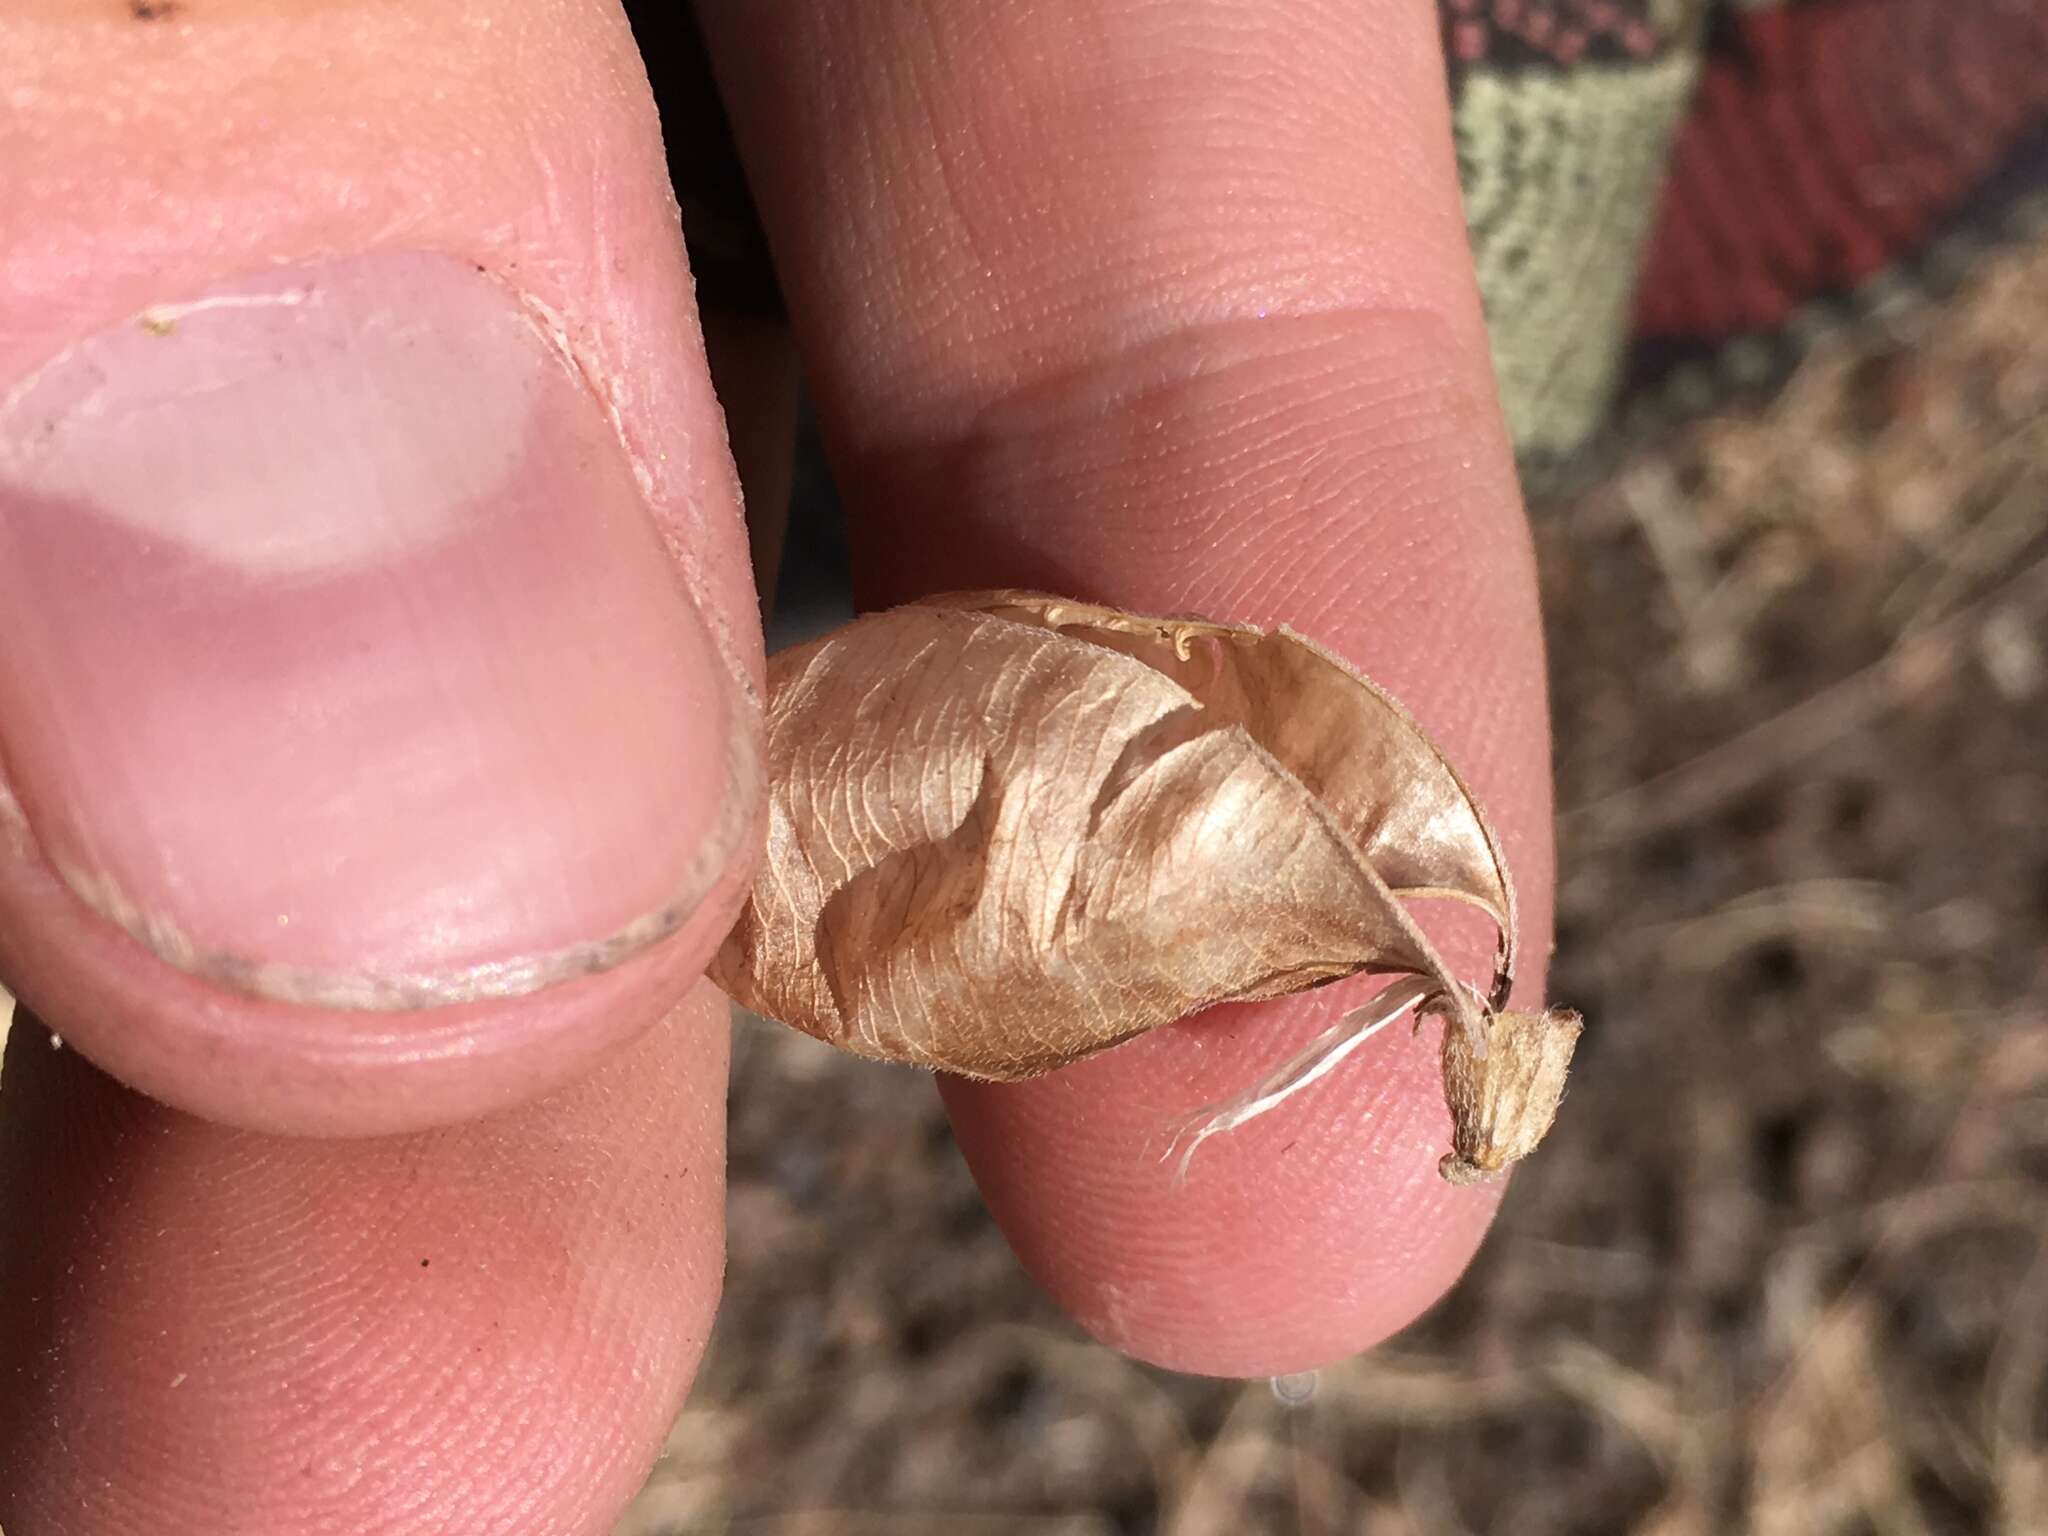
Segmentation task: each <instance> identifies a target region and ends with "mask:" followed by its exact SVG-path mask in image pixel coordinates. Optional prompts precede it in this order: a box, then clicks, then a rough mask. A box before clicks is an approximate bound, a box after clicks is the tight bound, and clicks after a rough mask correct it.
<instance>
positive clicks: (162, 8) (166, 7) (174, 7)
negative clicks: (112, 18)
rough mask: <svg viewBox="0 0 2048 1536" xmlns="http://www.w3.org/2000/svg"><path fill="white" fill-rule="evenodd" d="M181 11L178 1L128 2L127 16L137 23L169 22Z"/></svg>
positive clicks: (146, 0)
mask: <svg viewBox="0 0 2048 1536" xmlns="http://www.w3.org/2000/svg"><path fill="white" fill-rule="evenodd" d="M183 9H184V7H183V6H182V5H180V4H179V3H178V0H128V14H129V15H130V16H133V17H134V18H135V19H136V20H137V21H169V20H170V19H171V18H172V17H173V16H175V15H177V14H178V12H179V11H181V10H183Z"/></svg>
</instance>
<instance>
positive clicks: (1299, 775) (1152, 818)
mask: <svg viewBox="0 0 2048 1536" xmlns="http://www.w3.org/2000/svg"><path fill="white" fill-rule="evenodd" d="M767 724H768V748H767V751H768V768H769V774H770V806H769V831H768V845H767V851H766V857H765V859H764V862H763V865H762V871H761V874H760V876H759V878H758V880H757V881H756V884H755V887H754V890H753V892H752V894H751V896H750V898H749V900H748V902H747V905H746V908H745V910H744V911H743V913H742V914H741V917H740V919H739V922H738V923H737V925H736V926H735V927H734V929H733V931H732V934H731V935H730V937H729V938H728V939H727V941H726V943H725V945H724V947H723V948H722V949H721V950H720V952H719V954H718V956H717V958H716V960H715V961H714V963H713V965H712V968H711V975H712V977H713V979H714V980H716V981H717V982H718V983H719V984H720V985H721V986H722V987H724V988H725V989H726V990H727V991H728V992H729V993H731V994H732V995H733V997H735V998H736V999H737V1000H738V1001H740V1002H741V1003H743V1004H744V1005H746V1006H747V1007H749V1008H752V1009H754V1010H755V1011H757V1012H759V1013H763V1014H765V1015H767V1016H768V1017H770V1018H774V1019H779V1020H781V1021H783V1022H785V1023H788V1024H792V1025H795V1026H796V1027H797V1028H799V1029H803V1030H805V1031H807V1032H808V1033H811V1034H814V1035H817V1036H818V1037H820V1038H821V1039H824V1040H827V1041H830V1042H831V1043H833V1044H835V1045H839V1046H843V1047H845V1048H846V1049H848V1050H852V1051H856V1052H859V1053H861V1054H863V1055H869V1056H876V1057H881V1058H885V1059H888V1060H894V1061H905V1062H916V1063H919V1064H922V1065H926V1066H931V1067H937V1068H942V1069H944V1070H946V1071H950V1072H957V1073H961V1074H964V1075H966V1076H970V1077H980V1078H993V1079H1005V1078H1018V1077H1027V1076H1030V1075H1033V1074H1035V1073H1039V1072H1044V1071H1047V1070H1050V1069H1052V1068H1054V1067H1059V1066H1063V1065H1065V1064H1067V1063H1069V1062H1072V1061H1075V1060H1078V1059H1080V1058H1081V1057H1083V1056H1087V1055H1089V1054H1092V1053H1093V1052H1095V1051H1099V1050H1102V1049H1104V1048H1106V1047H1108V1046H1112V1045H1115V1044H1117V1043H1118V1042H1119V1041H1122V1040H1126V1039H1129V1038H1131V1037H1132V1036H1134V1035H1137V1034H1141V1033H1143V1032H1145V1031H1147V1030H1150V1029H1153V1028H1155V1027H1157V1026H1159V1025H1161V1024H1165V1023H1168V1022H1170V1021H1172V1020H1174V1019H1177V1018H1180V1017H1182V1016H1183V1015H1185V1014H1188V1013H1191V1012H1194V1011H1195V1010H1197V1009H1200V1008H1204V1007H1207V1006H1209V1005H1211V1004H1214V1003H1218V1002H1224V1001H1230V1000H1245V999H1254V998H1268V997H1278V996H1282V995H1284V994H1287V993H1291V992H1298V991H1301V990H1304V989H1306V988H1309V987H1313V986H1318V985H1321V984H1324V983H1326V982H1330V981H1334V980H1337V979H1339V978H1341V977H1345V976H1350V975H1354V974H1356V973H1358V972H1360V971H1376V972H1386V973H1390V974H1395V975H1400V974H1410V975H1415V976H1419V977H1424V978H1427V979H1428V980H1429V981H1430V982H1431V983H1432V987H1431V988H1430V989H1428V990H1429V991H1430V992H1431V993H1432V994H1433V995H1435V996H1437V997H1438V998H1439V999H1441V1000H1442V1001H1443V1003H1444V1004H1445V1005H1446V1006H1448V1007H1450V1008H1451V1009H1453V1010H1454V1011H1456V1012H1457V1013H1458V1014H1459V1016H1460V1017H1461V1019H1462V1021H1463V1024H1464V1032H1465V1033H1466V1034H1467V1035H1468V1037H1469V1040H1470V1042H1471V1043H1472V1044H1473V1046H1474V1047H1475V1049H1477V1050H1479V1051H1482V1052H1483V1049H1484V1046H1483V1043H1482V1042H1483V1038H1484V1037H1483V1033H1482V1031H1483V1030H1484V1028H1485V1025H1484V1016H1485V1015H1486V1014H1488V1013H1490V1011H1491V1008H1492V1007H1493V1006H1497V1005H1498V1003H1499V1002H1500V1001H1502V1000H1504V998H1505V996H1506V991H1507V985H1508V982H1509V979H1510V977H1511V974H1512V963H1513V931H1514V894H1513V886H1512V884H1511V882H1510V880H1509V878H1508V873H1507V869H1506V866H1505V864H1504V863H1503V861H1502V859H1501V855H1500V850H1499V845H1498V843H1497V842H1496V841H1495V839H1494V837H1493V834H1492V832H1491V831H1490V829H1489V828H1488V827H1487V825H1486V821H1485V819H1484V817H1483V816H1482V814H1481V813H1480V810H1479V808H1478V805H1477V804H1476V802H1475V801H1474V800H1473V798H1472V795H1471V794H1470V792H1469V791H1468V790H1467V789H1466V787H1465V785H1464V784H1463V782H1462V781H1461V780H1460V779H1459V778H1458V776H1457V774H1456V773H1455V772H1454V771H1453V770H1452V769H1451V767H1450V765H1449V764H1448V763H1447V762H1446V761H1445V760H1444V758H1443V755H1442V754H1441V753H1440V752H1438V751H1437V749H1436V747H1435V746H1434V745H1433V744H1432V743H1431V742H1430V741H1429V739H1428V738H1427V737H1426V736H1424V735H1423V734H1422V732H1421V731H1420V729H1419V728H1418V727H1417V726H1416V725H1415V723H1414V721H1413V720H1411V719H1410V718H1409V716H1408V715H1407V713H1406V712H1405V711H1404V710H1403V709H1402V708H1401V707H1400V706H1399V705H1398V704H1396V703H1395V702H1394V701H1393V700H1392V699H1391V698H1389V697H1388V696H1387V695H1386V694H1385V693H1384V692H1382V691H1381V690H1380V689H1379V688H1377V687H1376V686H1374V685H1373V684H1372V683H1370V682H1368V681H1367V680H1366V679H1365V678H1363V677H1361V676H1360V675H1359V674H1358V673H1357V672H1356V671H1355V670H1353V669H1352V668H1351V667H1350V666H1349V665H1347V664H1346V663H1344V662H1343V661H1341V660H1339V659H1338V658H1337V657H1334V656H1332V655H1330V654H1329V653H1328V652H1326V651H1324V650H1322V649H1321V648H1319V647H1317V646H1315V645H1313V644H1311V643H1310V642H1308V641H1306V640H1304V639H1302V638H1300V637H1299V636H1296V635H1292V634H1289V633H1288V632H1286V631H1284V630H1281V631H1270V632H1269V631H1262V630H1257V629H1253V628H1249V627H1246V626H1240V625H1227V624H1212V623H1207V622H1203V621H1199V620H1162V619H1144V618H1139V617H1137V616H1134V615H1131V614H1126V613H1122V612H1119V611H1117V610H1114V609H1109V608H1102V607H1097V606H1094V605H1090V604H1085V603H1076V602H1070V601H1066V600H1063V599H1057V598H1050V597H1043V596H1039V595H1036V594H1031V593H1021V592H986V593H971V594H960V595H954V596H949V597H944V598H936V599H932V600H930V601H928V602H924V603H918V604H913V605H911V606H909V607H904V608H897V609H892V610H890V611H888V612H884V613H877V614H872V615H869V616H867V617H865V618H862V619H859V620H857V621H855V622H854V623H853V624H850V625H848V626H847V627H845V628H843V629H841V630H838V631H835V632H834V633H832V634H830V635H827V636H826V637H824V638H823V639H821V640H818V641H815V642H813V643H812V644H810V645H806V646H802V647H799V648H796V649H794V650H791V651H786V652H783V653H781V654H780V655H778V656H776V657H774V658H772V659H771V661H770V665H769V687H768V719H767ZM1415 896H1448V897H1453V898H1456V899H1459V900H1463V901H1466V902H1469V903H1471V904H1473V905H1475V906H1478V907H1479V908H1480V909H1481V910H1483V911H1485V912H1486V913H1487V914H1488V915H1489V916H1490V917H1491V918H1492V919H1493V921H1494V923H1495V924H1496V925H1497V926H1498V928H1499V929H1500V933H1501V945H1500V953H1499V957H1498V961H1497V965H1496V970H1495V974H1494V976H1493V977H1492V979H1491V983H1490V985H1489V987H1488V988H1487V992H1486V997H1485V1000H1483V1001H1482V1000H1480V999H1478V998H1475V997H1474V995H1473V994H1472V989H1469V988H1467V987H1466V986H1464V985H1462V984H1460V983H1459V982H1458V981H1457V980H1456V979H1455V978H1453V977H1452V976H1451V975H1450V974H1449V973H1448V971H1447V970H1446V968H1445V966H1444V963H1443V961H1442V960H1441V958H1440V957H1439V956H1438V955H1437V953H1436V950H1435V949H1434V947H1433V946H1432V945H1431V944H1430V942H1429V941H1428V939H1427V938H1426V937H1424V935H1423V933H1422V931H1421V930H1420V929H1419V928H1418V927H1417V926H1416V924H1415V922H1414V920H1413V918H1412V917H1411V916H1410V915H1409V913H1408V911H1407V909H1406V907H1405V906H1404V905H1403V900H1404V898H1409V897H1415Z"/></svg>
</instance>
